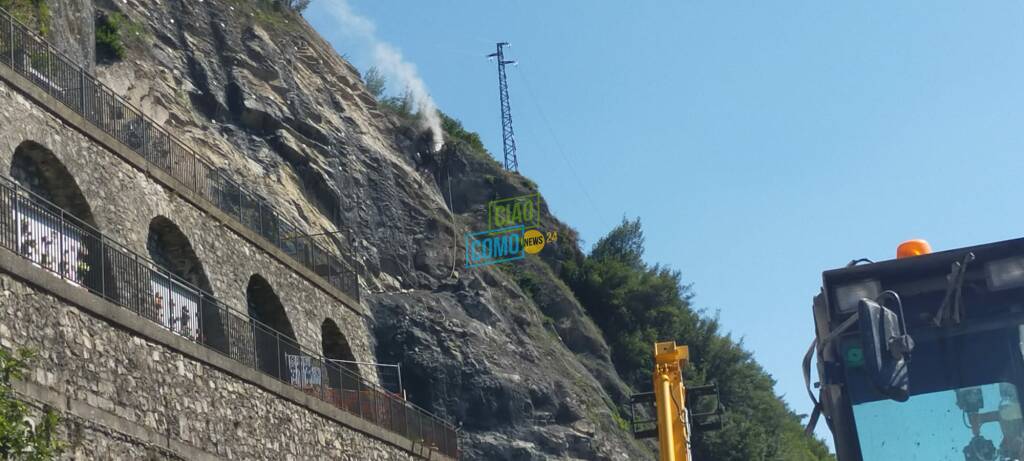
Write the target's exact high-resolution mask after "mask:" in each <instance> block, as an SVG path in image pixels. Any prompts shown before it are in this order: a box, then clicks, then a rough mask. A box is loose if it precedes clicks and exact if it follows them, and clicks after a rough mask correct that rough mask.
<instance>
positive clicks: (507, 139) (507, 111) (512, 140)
mask: <svg viewBox="0 0 1024 461" xmlns="http://www.w3.org/2000/svg"><path fill="white" fill-rule="evenodd" d="M506 46H508V42H499V43H498V51H497V52H495V53H491V54H489V55H487V57H488V58H495V59H496V60H497V61H498V93H499V97H500V98H501V135H502V136H501V138H502V142H503V143H504V144H505V169H506V170H513V171H516V172H518V171H519V159H517V158H516V135H515V132H514V131H513V130H512V108H511V106H510V105H509V102H508V79H506V77H505V65H506V64H515V63H516V62H515V61H506V60H505V52H504V47H506Z"/></svg>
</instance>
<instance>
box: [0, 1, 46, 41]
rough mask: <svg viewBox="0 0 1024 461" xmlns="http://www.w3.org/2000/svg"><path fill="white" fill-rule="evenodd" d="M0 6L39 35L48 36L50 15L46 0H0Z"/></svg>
mask: <svg viewBox="0 0 1024 461" xmlns="http://www.w3.org/2000/svg"><path fill="white" fill-rule="evenodd" d="M0 8H3V9H5V10H7V12H9V13H10V14H11V16H14V18H15V19H17V20H18V21H21V22H22V24H25V25H26V26H29V27H31V28H32V29H33V30H35V31H37V32H39V34H40V35H42V36H44V37H46V36H49V34H50V22H51V20H52V15H51V14H50V5H49V4H47V3H46V0H0Z"/></svg>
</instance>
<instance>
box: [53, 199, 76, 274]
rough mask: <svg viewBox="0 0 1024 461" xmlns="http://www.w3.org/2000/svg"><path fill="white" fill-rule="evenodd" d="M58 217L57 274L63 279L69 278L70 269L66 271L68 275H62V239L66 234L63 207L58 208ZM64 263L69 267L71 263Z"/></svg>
mask: <svg viewBox="0 0 1024 461" xmlns="http://www.w3.org/2000/svg"><path fill="white" fill-rule="evenodd" d="M58 219H59V220H60V225H58V226H57V229H59V230H58V231H57V240H58V241H60V243H58V244H57V274H59V275H60V278H61V279H64V278H68V279H70V278H71V271H68V276H67V277H65V276H64V270H63V269H62V268H61V266H62V263H61V261H62V259H61V258H64V239H65V235H67V226H66V225H65V223H66V221H65V220H64V209H63V208H61V209H60V218H58ZM69 256H70V255H69ZM64 264H67V267H68V268H69V269H70V268H71V263H70V262H64ZM74 282H75V283H78V281H77V280H75V281H74Z"/></svg>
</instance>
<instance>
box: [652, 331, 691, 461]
mask: <svg viewBox="0 0 1024 461" xmlns="http://www.w3.org/2000/svg"><path fill="white" fill-rule="evenodd" d="M689 360H690V350H689V349H688V348H687V347H686V346H676V343H675V341H668V342H662V343H657V344H655V345H654V399H655V407H656V408H657V411H658V441H659V445H660V448H661V450H660V453H661V461H690V439H689V434H688V429H689V428H688V424H687V419H686V386H685V385H684V384H683V375H682V370H683V367H685V366H686V363H687V362H688V361H689Z"/></svg>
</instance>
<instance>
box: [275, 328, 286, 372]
mask: <svg viewBox="0 0 1024 461" xmlns="http://www.w3.org/2000/svg"><path fill="white" fill-rule="evenodd" d="M274 338H275V339H277V341H276V344H277V379H279V380H281V381H284V379H283V378H284V373H282V371H281V333H278V332H277V330H274Z"/></svg>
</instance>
